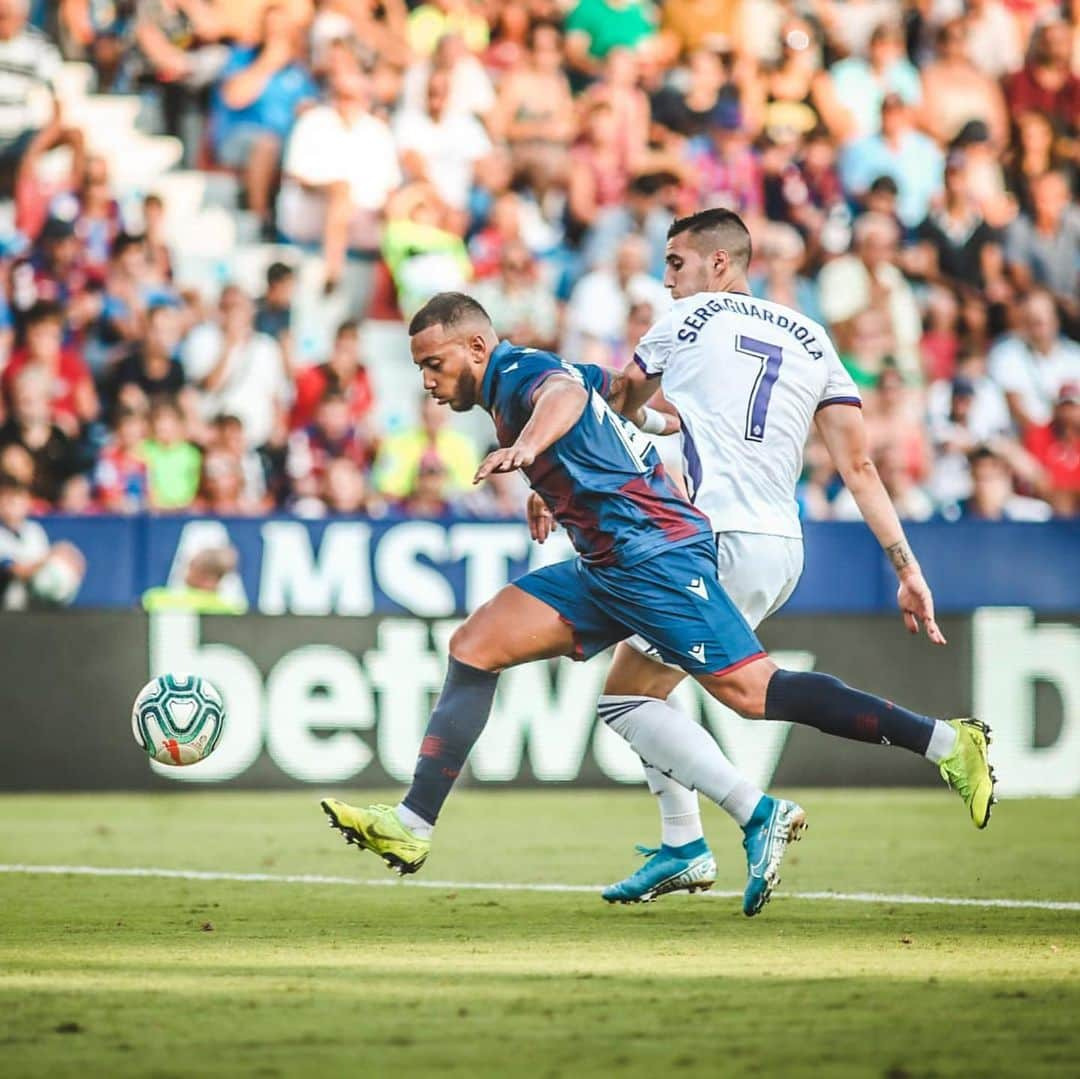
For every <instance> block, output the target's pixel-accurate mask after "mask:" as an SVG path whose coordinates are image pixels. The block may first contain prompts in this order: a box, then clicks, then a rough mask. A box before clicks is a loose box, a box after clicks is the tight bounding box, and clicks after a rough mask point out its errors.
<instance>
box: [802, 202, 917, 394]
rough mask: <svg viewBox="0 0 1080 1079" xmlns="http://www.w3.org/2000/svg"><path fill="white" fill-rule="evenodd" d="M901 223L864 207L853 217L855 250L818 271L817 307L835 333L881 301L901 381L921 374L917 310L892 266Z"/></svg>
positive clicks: (893, 265) (841, 331)
mask: <svg viewBox="0 0 1080 1079" xmlns="http://www.w3.org/2000/svg"><path fill="white" fill-rule="evenodd" d="M899 241H900V229H899V227H898V226H897V224H896V222H895V221H893V220H891V219H890V218H888V217H885V216H884V215H883V214H878V213H865V214H863V215H862V216H861V217H860V218H859V219H858V220H857V221H856V222H855V250H854V253H852V254H849V255H841V256H840V258H838V259H834V260H833V261H832V262H829V263H827V264H826V265H825V267H824V268H823V269H822V271H821V274H820V276H819V277H818V288H819V290H820V299H821V311H822V314H824V316H825V321H826V322H827V323H828V324H829V326H830V327H831V328H832V329H834V330H835V331H836V332H837V333H838V336H840V337H844V335H845V332H846V330H847V328H848V324H849V323H850V320H851V319H853V318H854V317H855V316H856V315H857V314H859V313H860V312H861V311H864V310H865V309H866V308H868V307H880V308H881V309H882V310H884V311H886V312H887V313H888V315H889V321H890V322H891V324H892V332H893V341H894V343H895V348H894V356H895V358H896V365H897V367H898V368H899V369H900V371H901V373H902V374H903V375H904V378H905V380H906V381H909V382H916V381H918V380H919V378H920V377H921V374H920V359H919V341H920V339H921V337H922V316H921V315H920V314H919V305H918V304H917V303H916V302H915V296H914V293H913V292H912V291H911V286H910V285H909V284H908V283H907V279H906V278H905V277H904V275H903V274H902V273H901V272H900V270H899V269H898V267H897V266H896V262H895V260H896V256H897V246H898V244H899Z"/></svg>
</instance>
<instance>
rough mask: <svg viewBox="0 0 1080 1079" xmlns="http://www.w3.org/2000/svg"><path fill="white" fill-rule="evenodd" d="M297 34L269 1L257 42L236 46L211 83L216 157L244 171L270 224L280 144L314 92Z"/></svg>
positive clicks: (257, 210) (250, 195) (255, 209)
mask: <svg viewBox="0 0 1080 1079" xmlns="http://www.w3.org/2000/svg"><path fill="white" fill-rule="evenodd" d="M300 49H301V38H300V35H299V31H298V30H297V28H296V27H295V26H294V24H293V22H292V21H291V20H290V18H289V16H288V13H287V12H286V10H285V9H284V7H280V6H271V7H268V8H267V9H266V14H265V16H264V19H263V40H262V44H261V45H260V46H258V47H253V46H246V45H245V46H238V47H236V48H234V49H233V52H232V55H231V56H230V58H229V62H228V63H227V64H226V66H225V70H224V71H223V72H222V74H221V81H220V82H219V83H218V85H217V86H216V87H215V88H214V93H213V97H212V99H211V103H210V131H211V138H212V143H213V149H214V157H215V159H216V160H217V161H218V162H219V163H220V164H222V165H226V166H228V167H229V168H231V169H237V170H239V171H241V172H242V173H243V176H244V187H245V190H246V193H247V203H248V208H249V209H250V210H251V212H252V213H254V214H255V215H256V216H257V217H258V218H259V220H260V222H261V224H262V225H263V227H264V229H267V228H268V227H269V224H270V211H271V207H272V205H273V197H272V196H273V189H274V183H275V181H276V179H277V172H278V167H279V165H280V163H281V154H282V147H283V146H284V145H285V140H286V139H287V138H288V135H289V132H290V131H291V130H292V126H293V121H294V120H295V118H296V114H297V110H298V109H299V108H300V106H301V105H303V104H304V103H305V102H308V101H314V100H315V99H316V98H317V97H318V87H317V86H316V85H315V80H314V79H313V78H312V76H311V73H310V72H309V71H308V70H307V68H306V67H304V66H303V64H302V63H301V62H300Z"/></svg>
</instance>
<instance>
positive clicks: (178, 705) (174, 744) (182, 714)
mask: <svg viewBox="0 0 1080 1079" xmlns="http://www.w3.org/2000/svg"><path fill="white" fill-rule="evenodd" d="M224 725H225V703H224V701H222V699H221V694H220V693H219V692H218V691H217V689H216V687H215V686H214V685H212V684H211V683H210V682H208V681H207V680H206V679H205V678H199V677H198V675H194V674H163V675H162V676H161V677H160V678H155V679H154V680H153V681H152V682H147V684H146V685H145V686H143V688H142V689H141V690H140V691H139V695H138V696H137V697H136V698H135V704H134V706H133V707H132V709H131V729H132V732H133V733H134V735H135V741H136V742H138V743H139V745H140V746H141V747H142V748H143V749H145V750H146V752H147V753H148V754H150V756H151V757H153V758H154V760H156V761H160V762H161V763H162V764H194V763H195V762H196V761H201V760H202V759H203V757H205V756H207V755H208V754H210V753H212V752H213V750H214V746H216V745H217V744H218V740H219V739H220V738H221V730H222V727H223V726H224Z"/></svg>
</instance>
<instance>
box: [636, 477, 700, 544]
mask: <svg viewBox="0 0 1080 1079" xmlns="http://www.w3.org/2000/svg"><path fill="white" fill-rule="evenodd" d="M653 476H654V478H655V479H657V480H659V481H660V482H661V483H663V484H665V485H666V486H668V487H670V485H671V481H670V480H669V479H668V477H667V473H666V472H665V471H664V466H663V465H657V466H656V469H655V471H654V472H653ZM619 492H620V494H624V495H626V497H627V498H629V499H630V501H631V502H633V503H634V505H635V506H637V507H638V508H639V509H640V510H641V511H642V513H644V514H645V516H646V517H648V518H649V520H650V521H652V522H653V524H655V525H656V526H657V527H658V528H659V529H660V530H661V531H662V532H663V533H664V535H665V536H666V537H667V538H668V539H669V540H670V541H671V542H675V541H677V540H684V539H689V538H690V537H692V536H696V535H699V534H700V533H701V523H702V521H703V520H705V515H704V514H703V513H702V512H701V510H698V509H695V508H694V507H693V506H691V505H690V504H689V503H688V502H683V503H682V504H683V505H684V506H685V507H686V509H687V510H688V511H689V512H688V513H687V514H685V515H684V514H682V513H680V512H679V510H678V508H677V505H678V504H677V503H670V502H664V501H662V500H661V499H660V498H659V497H658V496H657V494H656V492H655V491H654V490H653V489H652V488H651V487H650V486H649V481H648V480H647V479H645V477H644V476H638V477H636V478H635V479H632V480H630V482H629V483H624V484H623V485H622V486H621V487H620V488H619ZM710 534H711V530H710Z"/></svg>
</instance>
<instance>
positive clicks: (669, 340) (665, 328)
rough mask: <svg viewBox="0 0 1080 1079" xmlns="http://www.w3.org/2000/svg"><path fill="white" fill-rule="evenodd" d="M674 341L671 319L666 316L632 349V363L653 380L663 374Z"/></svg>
mask: <svg viewBox="0 0 1080 1079" xmlns="http://www.w3.org/2000/svg"><path fill="white" fill-rule="evenodd" d="M674 346H675V340H674V338H673V337H672V333H671V319H670V317H668V316H666V315H665V316H664V318H662V319H660V321H659V322H657V323H655V324H654V325H653V326H651V327H650V328H649V330H648V332H647V333H646V334H645V336H644V337H643V338H642V339H641V340H640V341H639V342H638V343H637V348H635V349H634V363H636V364H637V365H638V367H640V368H641V369H642V371H644V372H645V374H646V375H648V377H649V378H655V377H656V376H658V375H661V374H663V372H664V369H665V368H666V367H667V365H668V360H669V359H670V358H671V353H672V350H673V348H674Z"/></svg>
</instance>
